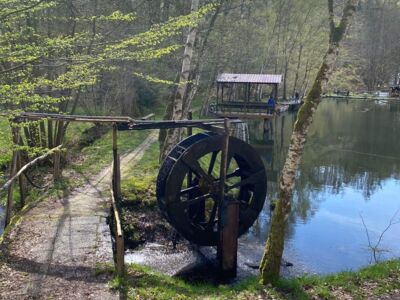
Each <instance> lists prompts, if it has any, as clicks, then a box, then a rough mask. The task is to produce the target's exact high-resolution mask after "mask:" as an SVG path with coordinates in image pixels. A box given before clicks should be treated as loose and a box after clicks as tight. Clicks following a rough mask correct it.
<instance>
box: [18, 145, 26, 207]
mask: <svg viewBox="0 0 400 300" xmlns="http://www.w3.org/2000/svg"><path fill="white" fill-rule="evenodd" d="M22 167H23V164H22V155H21V151H19V152H18V162H17V169H18V171H19V170H20V169H21V168H22ZM18 181H19V196H20V201H21V207H24V206H25V198H26V181H25V178H24V175H23V174H21V175H20V176H19V177H18Z"/></svg>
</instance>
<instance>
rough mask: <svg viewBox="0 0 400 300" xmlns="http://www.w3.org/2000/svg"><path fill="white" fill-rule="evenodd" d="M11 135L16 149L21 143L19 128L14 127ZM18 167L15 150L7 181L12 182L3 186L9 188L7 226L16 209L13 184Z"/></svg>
mask: <svg viewBox="0 0 400 300" xmlns="http://www.w3.org/2000/svg"><path fill="white" fill-rule="evenodd" d="M11 134H12V139H13V146H14V147H16V146H17V145H18V141H19V127H12V128H11ZM17 167H18V151H17V150H16V149H14V150H13V154H12V159H11V167H10V179H9V180H8V181H7V182H10V184H9V185H8V186H7V183H6V185H5V186H3V188H4V190H5V189H7V188H8V192H7V206H6V216H5V223H4V225H5V226H7V225H8V224H10V220H11V216H12V211H13V207H14V195H13V191H14V189H13V188H14V186H13V184H12V183H13V181H12V178H13V177H14V175H15V173H17ZM0 191H1V189H0Z"/></svg>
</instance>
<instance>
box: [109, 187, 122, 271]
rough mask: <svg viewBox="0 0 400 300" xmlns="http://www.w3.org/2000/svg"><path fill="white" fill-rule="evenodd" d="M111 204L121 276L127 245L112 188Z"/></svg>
mask: <svg viewBox="0 0 400 300" xmlns="http://www.w3.org/2000/svg"><path fill="white" fill-rule="evenodd" d="M111 203H112V209H113V215H114V223H115V227H114V228H115V232H114V236H115V243H116V255H115V262H116V269H117V273H118V275H120V276H123V275H124V274H125V244H124V233H123V231H122V226H121V219H120V214H119V210H118V206H117V202H116V199H115V195H114V191H113V188H111Z"/></svg>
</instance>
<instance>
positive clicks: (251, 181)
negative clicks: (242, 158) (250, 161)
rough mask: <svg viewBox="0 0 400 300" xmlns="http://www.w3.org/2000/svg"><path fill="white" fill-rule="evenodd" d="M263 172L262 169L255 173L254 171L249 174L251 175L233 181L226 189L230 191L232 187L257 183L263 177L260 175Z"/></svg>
mask: <svg viewBox="0 0 400 300" xmlns="http://www.w3.org/2000/svg"><path fill="white" fill-rule="evenodd" d="M263 173H264V170H261V171H259V172H257V173H254V174H253V175H251V176H249V177H247V178H245V179H243V180H241V181H239V182H238V183H235V184H233V185H230V186H228V187H227V190H228V191H230V190H232V189H235V188H238V187H242V186H245V185H250V184H256V183H259V182H261V180H263V178H264V177H263V176H262V174H263Z"/></svg>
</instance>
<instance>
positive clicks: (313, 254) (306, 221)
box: [246, 100, 400, 273]
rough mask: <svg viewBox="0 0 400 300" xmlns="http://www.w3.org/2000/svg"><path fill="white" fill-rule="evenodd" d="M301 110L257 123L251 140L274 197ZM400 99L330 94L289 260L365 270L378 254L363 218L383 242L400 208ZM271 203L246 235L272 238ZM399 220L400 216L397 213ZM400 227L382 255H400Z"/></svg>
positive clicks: (302, 182) (308, 161) (311, 148)
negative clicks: (345, 98)
mask: <svg viewBox="0 0 400 300" xmlns="http://www.w3.org/2000/svg"><path fill="white" fill-rule="evenodd" d="M294 121H295V115H291V114H287V115H282V116H280V117H279V118H275V119H274V120H272V121H271V122H269V123H268V124H263V123H262V122H254V123H251V124H250V125H249V126H250V139H251V143H252V144H253V146H254V147H255V148H256V149H257V150H258V151H259V153H260V154H261V156H262V157H263V159H264V162H265V165H266V168H267V173H268V176H269V178H268V199H269V200H271V199H275V198H276V195H277V189H278V185H277V180H278V177H279V172H280V170H281V169H282V166H283V163H284V160H285V158H286V153H287V149H288V146H289V142H290V135H291V131H292V126H293V123H294ZM399 136H400V103H399V102H387V103H380V102H378V103H376V102H367V101H363V102H360V101H340V100H337V101H336V100H325V101H323V102H322V103H321V105H320V107H319V108H318V111H317V114H316V117H315V120H314V123H313V125H312V128H311V129H310V132H309V139H308V142H307V145H306V149H305V153H304V156H303V159H302V162H301V165H300V168H299V171H298V174H297V182H296V188H295V193H294V205H293V211H292V215H291V217H290V225H289V227H288V229H287V230H288V233H287V242H286V249H285V252H286V253H285V258H286V259H287V260H289V261H292V262H294V263H298V264H301V265H305V266H306V269H307V270H308V271H309V272H316V273H330V272H337V271H342V270H349V269H357V268H359V267H361V266H364V265H367V264H368V263H369V262H370V260H371V253H370V252H369V250H368V247H367V246H368V242H367V237H366V233H365V229H364V227H363V225H362V219H361V216H362V217H363V218H364V220H365V223H366V225H367V227H368V229H369V234H370V237H371V242H372V243H375V242H376V241H377V239H378V237H379V235H380V234H381V232H382V231H383V230H384V229H385V227H386V226H387V225H388V223H389V221H390V219H391V218H392V217H393V215H394V214H395V212H396V211H397V210H399V209H400V155H399V153H400V139H399V138H398V137H399ZM268 204H269V203H268V202H267V204H266V206H265V208H264V211H263V213H262V214H261V215H260V218H259V220H258V221H257V222H256V224H255V225H254V226H253V228H252V230H251V232H250V233H249V234H248V236H247V237H246V239H247V240H249V242H259V243H264V242H265V239H266V236H267V233H268V224H269V219H270V208H269V205H268ZM397 219H400V213H399V216H397ZM399 230H400V225H399V224H397V225H393V226H392V227H391V228H390V230H389V231H388V232H386V233H385V235H384V238H383V241H382V243H381V245H380V248H381V249H382V250H384V251H383V252H381V258H382V259H386V258H390V257H399V256H400V235H398V234H396V233H397V232H399Z"/></svg>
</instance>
